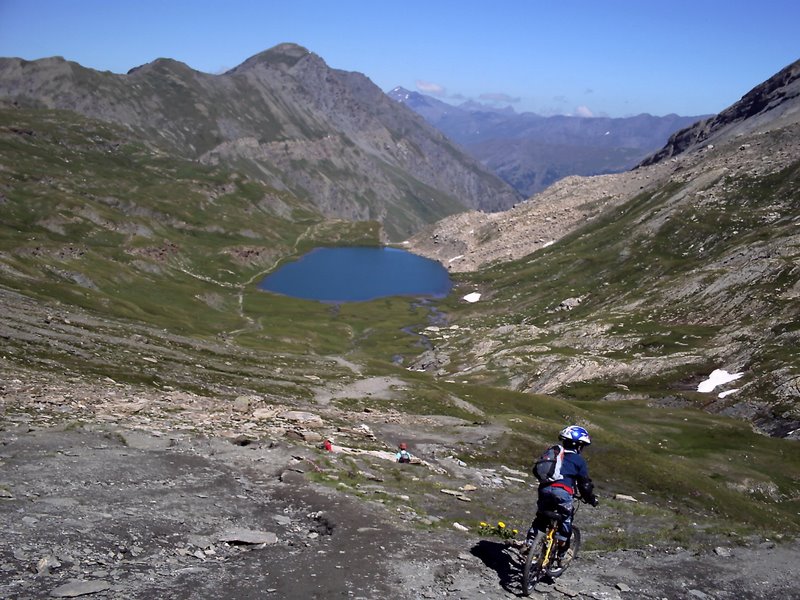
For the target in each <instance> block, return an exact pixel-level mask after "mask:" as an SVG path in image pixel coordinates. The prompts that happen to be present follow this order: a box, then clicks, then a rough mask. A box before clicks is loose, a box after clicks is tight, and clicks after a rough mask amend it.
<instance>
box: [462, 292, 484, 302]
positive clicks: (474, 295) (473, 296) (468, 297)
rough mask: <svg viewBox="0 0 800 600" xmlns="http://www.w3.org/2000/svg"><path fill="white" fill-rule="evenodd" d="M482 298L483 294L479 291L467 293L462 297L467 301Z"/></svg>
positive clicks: (475, 300)
mask: <svg viewBox="0 0 800 600" xmlns="http://www.w3.org/2000/svg"><path fill="white" fill-rule="evenodd" d="M480 299H481V295H480V294H479V293H478V292H472V293H471V294H467V295H466V296H464V298H462V300H466V301H467V302H477V301H478V300H480Z"/></svg>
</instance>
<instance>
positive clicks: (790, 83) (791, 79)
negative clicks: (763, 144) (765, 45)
mask: <svg viewBox="0 0 800 600" xmlns="http://www.w3.org/2000/svg"><path fill="white" fill-rule="evenodd" d="M798 98H800V60H797V61H795V62H793V63H792V64H790V65H789V66H787V67H785V68H784V69H782V70H781V71H779V72H778V73H776V74H775V75H773V76H772V77H770V78H769V79H767V80H766V81H765V82H763V83H761V84H759V85H757V86H756V87H754V88H753V89H752V90H750V91H749V92H747V93H746V94H745V95H744V96H742V98H741V100H739V101H738V102H736V103H735V104H733V105H731V106H730V107H728V108H726V109H725V110H723V111H722V112H721V113H719V114H718V115H716V116H713V117H710V118H708V119H705V120H702V121H699V122H697V123H695V124H694V125H692V126H691V127H688V128H686V129H682V130H681V131H678V132H677V133H675V134H674V135H673V136H672V137H670V139H669V141H668V142H667V144H666V145H665V146H664V147H663V148H662V149H661V150H659V151H658V152H656V153H655V154H653V155H652V156H650V157H649V158H647V159H645V160H644V161H643V162H642V163H641V166H646V165H651V164H655V163H657V162H660V161H662V160H664V159H666V158H670V157H672V156H675V155H677V154H682V153H684V152H688V151H691V150H697V149H699V148H702V147H705V146H708V145H709V144H712V143H717V142H718V141H720V140H724V139H730V138H731V137H734V136H738V135H744V134H748V133H752V132H754V131H756V130H758V129H759V128H760V127H762V126H763V125H765V124H769V127H771V128H774V127H775V126H776V125H781V124H784V123H785V122H788V121H787V120H791V119H794V120H795V121H796V120H797V114H796V113H797V112H798V111H800V104H799V103H798V101H797V100H798Z"/></svg>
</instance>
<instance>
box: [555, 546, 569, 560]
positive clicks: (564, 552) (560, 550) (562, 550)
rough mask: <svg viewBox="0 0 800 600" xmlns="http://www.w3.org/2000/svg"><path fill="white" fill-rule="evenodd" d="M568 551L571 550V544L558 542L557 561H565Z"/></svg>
mask: <svg viewBox="0 0 800 600" xmlns="http://www.w3.org/2000/svg"><path fill="white" fill-rule="evenodd" d="M568 550H569V542H558V547H557V548H556V559H557V560H559V561H563V560H564V557H565V556H566V555H567V551H568Z"/></svg>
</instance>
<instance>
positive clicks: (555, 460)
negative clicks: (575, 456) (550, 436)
mask: <svg viewBox="0 0 800 600" xmlns="http://www.w3.org/2000/svg"><path fill="white" fill-rule="evenodd" d="M563 462H564V448H563V447H561V446H559V445H558V444H556V445H555V446H550V447H549V448H548V449H547V450H545V451H544V454H542V455H541V456H540V457H539V458H538V459H537V460H536V463H535V464H534V465H533V474H534V475H535V476H536V479H538V480H539V481H540V482H541V483H553V482H555V481H558V480H560V479H563V475H561V464H562V463H563Z"/></svg>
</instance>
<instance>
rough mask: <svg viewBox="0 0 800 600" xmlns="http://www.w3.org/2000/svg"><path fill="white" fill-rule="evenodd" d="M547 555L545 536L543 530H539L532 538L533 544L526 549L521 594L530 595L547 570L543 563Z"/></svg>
mask: <svg viewBox="0 0 800 600" xmlns="http://www.w3.org/2000/svg"><path fill="white" fill-rule="evenodd" d="M547 555H548V553H547V536H546V535H545V533H544V532H542V531H539V532H537V534H536V537H535V538H534V539H533V544H532V545H531V547H530V548H529V549H528V554H527V556H526V557H525V566H524V567H523V569H522V595H523V596H530V595H531V592H533V589H534V588H535V587H536V584H537V583H539V581H540V580H541V579H542V577H544V575H545V573H546V572H547V569H546V568H545V566H544V564H543V562H544V558H545V556H547Z"/></svg>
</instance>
